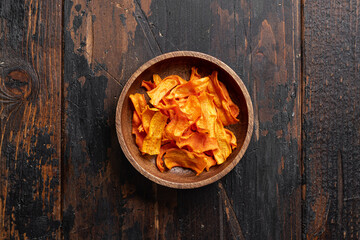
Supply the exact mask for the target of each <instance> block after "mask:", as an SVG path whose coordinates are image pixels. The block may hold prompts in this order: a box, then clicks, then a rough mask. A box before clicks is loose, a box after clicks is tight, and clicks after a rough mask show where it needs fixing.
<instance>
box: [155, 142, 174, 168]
mask: <svg viewBox="0 0 360 240" xmlns="http://www.w3.org/2000/svg"><path fill="white" fill-rule="evenodd" d="M171 148H177V147H176V145H175V144H174V143H173V142H170V143H167V144H165V145H162V146H161V148H160V153H159V154H158V155H157V157H156V166H157V167H158V169H159V170H160V172H164V171H165V166H164V160H163V159H162V158H163V156H164V154H165V152H166V151H167V150H169V149H171Z"/></svg>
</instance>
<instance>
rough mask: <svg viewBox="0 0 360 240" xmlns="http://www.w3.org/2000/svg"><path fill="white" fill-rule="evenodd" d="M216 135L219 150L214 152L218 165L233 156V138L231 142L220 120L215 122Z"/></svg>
mask: <svg viewBox="0 0 360 240" xmlns="http://www.w3.org/2000/svg"><path fill="white" fill-rule="evenodd" d="M215 134H216V139H217V143H218V145H219V148H218V149H215V150H213V153H214V158H215V160H216V162H217V164H222V163H223V162H225V160H226V158H227V157H228V156H229V155H230V154H231V152H232V147H231V144H230V141H231V138H230V141H229V137H228V136H227V133H226V131H225V128H224V126H223V124H222V122H221V121H220V120H219V119H218V120H217V121H216V122H215ZM231 137H232V136H231Z"/></svg>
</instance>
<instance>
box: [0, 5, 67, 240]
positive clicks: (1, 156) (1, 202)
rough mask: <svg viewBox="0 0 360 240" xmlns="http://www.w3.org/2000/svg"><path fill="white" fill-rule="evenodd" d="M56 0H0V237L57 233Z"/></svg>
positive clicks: (58, 67) (58, 83)
mask: <svg viewBox="0 0 360 240" xmlns="http://www.w3.org/2000/svg"><path fill="white" fill-rule="evenodd" d="M61 12H62V1H53V2H51V3H50V2H46V1H37V0H31V1H30V0H29V1H27V0H16V1H10V0H5V1H1V3H0V74H1V76H0V104H1V105H0V127H1V128H0V136H1V138H0V238H1V239H24V238H30V239H45V238H60V224H61V221H60V218H61V208H60V207H61V204H60V202H61V197H60V194H61V185H60V178H61V173H60V165H61V164H60V161H61V160H60V159H61V72H62V61H61V39H62V34H61V31H62V14H61Z"/></svg>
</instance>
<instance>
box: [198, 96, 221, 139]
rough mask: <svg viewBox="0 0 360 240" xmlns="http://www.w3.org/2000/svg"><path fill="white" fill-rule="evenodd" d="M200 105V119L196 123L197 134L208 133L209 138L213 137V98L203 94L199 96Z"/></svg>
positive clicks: (215, 114) (214, 110)
mask: <svg viewBox="0 0 360 240" xmlns="http://www.w3.org/2000/svg"><path fill="white" fill-rule="evenodd" d="M199 101H200V104H201V117H200V118H199V120H198V121H197V122H196V126H197V128H198V131H199V132H204V133H208V134H209V136H210V137H211V138H214V137H215V131H214V129H215V127H214V126H215V121H216V119H217V113H216V109H215V106H214V102H213V96H211V95H210V94H208V93H206V92H203V93H201V94H200V96H199Z"/></svg>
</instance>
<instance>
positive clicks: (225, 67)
mask: <svg viewBox="0 0 360 240" xmlns="http://www.w3.org/2000/svg"><path fill="white" fill-rule="evenodd" d="M178 57H195V58H198V59H201V60H205V61H209V62H212V63H214V64H216V65H217V66H218V67H219V68H221V69H222V70H224V71H226V72H227V73H228V74H229V75H231V77H232V78H233V79H234V80H235V81H236V82H237V84H238V85H239V87H240V89H241V91H242V94H243V95H244V98H245V102H246V107H247V111H248V119H247V120H248V125H247V132H246V136H245V139H244V142H243V145H242V146H241V149H240V151H239V153H238V154H237V155H236V157H235V158H234V160H233V161H232V162H231V163H230V164H229V165H228V166H227V167H226V168H224V169H223V170H222V171H221V172H219V173H218V174H216V175H214V176H211V177H209V178H206V179H203V180H200V181H198V182H187V183H179V182H171V181H168V180H165V179H162V178H160V177H157V176H155V175H153V174H151V173H150V172H148V171H146V170H145V169H144V168H142V166H141V165H140V164H139V163H138V162H137V161H136V160H135V158H134V157H133V156H132V155H131V153H130V150H129V149H128V147H127V146H126V144H125V138H124V135H123V133H122V127H121V115H122V105H123V104H122V103H124V101H125V97H126V94H127V92H128V90H129V89H130V87H131V85H132V84H133V83H134V81H135V80H136V79H137V78H138V77H139V76H140V75H141V73H143V72H144V71H145V70H146V69H148V68H149V67H151V66H152V65H154V64H156V63H158V62H161V61H163V60H166V59H169V58H178ZM115 125H116V133H117V137H118V142H119V143H120V147H121V149H122V151H123V153H124V154H125V157H126V158H127V160H128V161H129V162H130V163H131V165H132V166H133V167H134V168H135V169H136V170H137V171H138V172H140V173H141V174H142V175H143V176H145V177H146V178H148V179H149V180H151V181H153V182H155V183H157V184H160V185H163V186H166V187H170V188H176V189H192V188H198V187H203V186H206V185H209V184H211V183H214V182H216V181H217V180H219V179H221V178H222V177H224V176H225V175H226V174H228V173H229V172H230V171H231V170H232V169H233V168H234V167H235V166H236V165H237V164H238V163H239V162H240V160H241V159H242V157H243V156H244V154H245V151H246V149H247V148H248V146H249V143H250V140H251V137H252V133H253V128H254V110H253V105H252V101H251V97H250V94H249V92H248V90H247V88H246V86H245V84H244V83H243V81H242V80H241V78H240V77H239V76H238V75H237V74H236V73H235V71H234V70H232V69H231V68H230V67H229V66H228V65H227V64H225V63H224V62H222V61H221V60H219V59H217V58H215V57H213V56H210V55H208V54H205V53H201V52H195V51H175V52H168V53H164V54H162V55H159V56H157V57H154V58H152V59H151V60H149V61H147V62H146V63H144V64H143V65H142V66H141V67H140V68H138V69H137V70H136V71H135V72H134V73H133V74H132V75H131V77H130V78H129V79H128V81H127V82H126V84H125V85H124V87H123V89H122V91H121V94H120V97H119V100H118V102H117V106H116V114H115Z"/></svg>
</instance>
